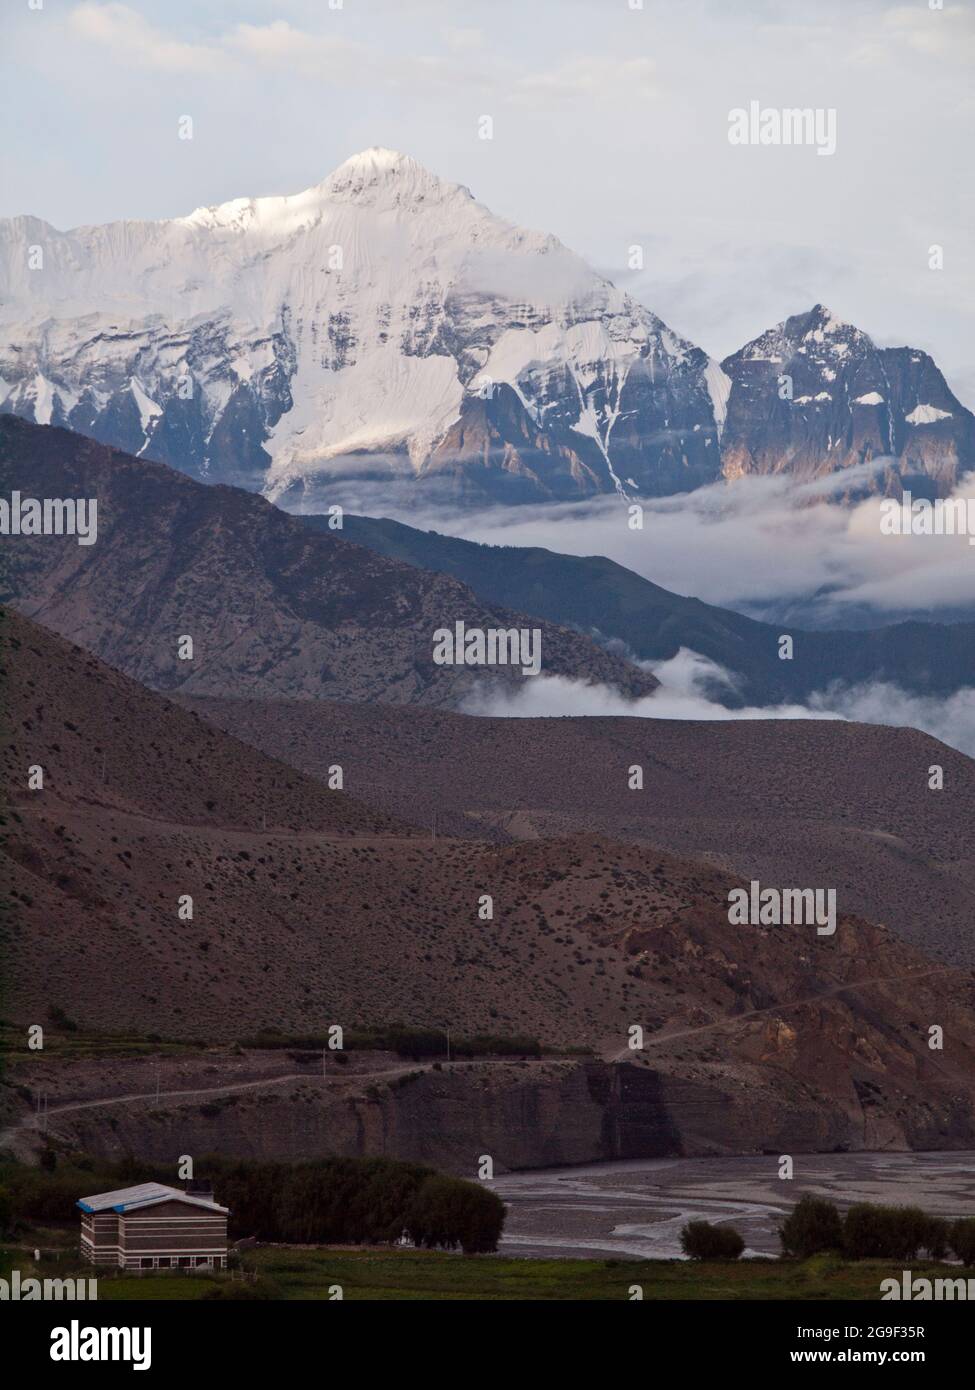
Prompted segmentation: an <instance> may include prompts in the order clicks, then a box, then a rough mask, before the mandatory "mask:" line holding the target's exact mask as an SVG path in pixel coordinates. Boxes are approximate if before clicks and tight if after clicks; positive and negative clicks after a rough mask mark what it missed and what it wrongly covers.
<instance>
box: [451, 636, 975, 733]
mask: <svg viewBox="0 0 975 1390" xmlns="http://www.w3.org/2000/svg"><path fill="white" fill-rule="evenodd" d="M640 664H641V665H644V666H645V667H646V668H647V669H649V670H652V671H653V672H654V674H655V675H656V676H657V679H658V680H659V681H660V689H659V690H655V691H654V693H653V694H652V695H648V696H644V697H643V698H641V699H638V700H629V699H627V698H626V697H625V696H624V695H621V694H620V693H619V691H617V690H613V689H611V688H610V687H608V686H605V685H596V684H592V685H589V684H586V683H585V682H584V681H575V680H572V679H570V678H569V677H566V676H545V675H541V676H539V677H537V678H532V679H530V680H526V681H524V682H523V683H522V684H520V685H518V686H516V687H514V689H512V690H510V691H496V690H495V691H492V692H491V693H482V692H476V693H475V694H474V695H472V696H471V697H469V698H468V700H467V701H466V702H465V704H464V706H463V709H464V713H466V714H476V715H493V716H500V717H503V718H516V719H538V718H553V717H554V718H560V717H561V718H565V717H578V716H602V717H606V716H608V715H618V716H623V717H626V718H635V719H704V720H715V719H720V720H725V719H749V720H754V719H843V720H849V721H853V722H856V723H862V724H885V725H888V726H891V727H893V728H912V729H921V730H923V732H925V733H928V734H931V735H932V736H933V737H934V738H937V739H940V740H941V742H942V743H946V744H948V745H949V746H950V747H952V748H957V749H958V750H959V751H960V752H962V753H967V754H968V755H969V756H973V755H975V689H971V688H966V689H963V690H959V691H957V692H956V693H955V694H954V695H952V696H950V697H949V698H948V699H947V700H944V699H932V698H926V697H923V696H917V695H911V694H908V693H907V692H906V691H904V690H901V689H900V688H899V687H898V686H896V685H891V684H887V683H884V682H871V683H867V684H862V685H854V686H840V685H836V686H831V687H830V688H829V689H828V690H824V691H822V692H818V693H816V694H815V695H813V696H812V697H811V699H810V701H809V703H808V704H805V705H767V706H764V707H763V706H750V707H747V708H745V709H726V708H725V707H724V706H723V705H722V704H720V703H718V701H716V700H715V699H714V698H713V692H714V691H715V688H716V686H722V685H724V686H726V687H729V688H734V686H735V682H736V678H735V675H734V673H733V672H731V671H727V670H725V669H724V668H722V667H721V666H719V665H717V664H716V663H715V662H713V661H711V660H709V659H708V658H707V657H705V656H701V655H700V654H699V653H697V652H693V651H690V650H689V649H688V648H686V647H682V648H681V650H680V651H679V652H678V653H677V655H676V656H675V657H672V658H671V660H669V661H663V662H656V663H640Z"/></svg>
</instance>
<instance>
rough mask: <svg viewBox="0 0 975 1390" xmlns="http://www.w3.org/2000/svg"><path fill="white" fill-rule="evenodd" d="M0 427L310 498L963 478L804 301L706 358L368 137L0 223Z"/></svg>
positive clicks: (650, 491) (948, 440)
mask: <svg viewBox="0 0 975 1390" xmlns="http://www.w3.org/2000/svg"><path fill="white" fill-rule="evenodd" d="M783 375H788V376H789V378H790V381H791V392H792V394H791V398H788V399H787V398H784V397H783V396H782V395H781V394H780V384H779V383H780V378H781V377H782V376H783ZM0 412H8V413H13V414H16V415H20V416H23V417H25V418H26V419H28V420H31V421H34V422H36V423H40V424H54V425H66V426H68V427H70V428H71V429H74V430H77V431H79V432H81V433H83V434H88V435H91V436H92V437H94V438H95V439H97V440H100V441H102V442H103V443H106V444H111V445H114V446H116V447H118V448H121V449H123V450H125V451H126V452H128V453H132V454H136V455H139V456H141V457H143V458H148V459H152V460H156V461H160V462H164V463H169V464H172V465H173V466H175V467H177V468H179V469H182V470H183V471H184V472H186V473H189V474H191V475H192V476H194V477H197V478H205V479H207V480H209V481H213V482H230V483H236V484H239V485H242V486H245V487H248V488H251V489H253V490H258V491H263V492H265V493H266V494H267V495H268V496H269V497H271V498H272V499H273V500H275V501H279V502H281V504H282V505H284V506H285V507H288V508H290V509H294V510H309V511H317V510H321V508H322V507H323V506H324V505H325V504H326V503H327V502H328V501H331V500H334V492H331V491H330V490H331V489H334V485H335V483H336V481H337V480H339V479H348V478H354V479H362V478H372V479H379V480H389V479H393V478H396V479H404V480H407V481H409V482H415V483H416V484H417V485H418V487H422V488H423V489H424V490H425V491H427V493H428V495H429V494H430V493H432V492H433V491H434V490H436V491H437V492H438V493H439V494H440V495H447V496H449V497H451V498H455V499H469V500H470V501H471V503H472V504H474V505H476V504H477V503H480V502H483V501H485V500H487V501H506V502H520V501H537V500H543V499H551V498H556V499H566V500H572V499H575V498H581V497H586V496H591V495H593V494H596V493H607V492H609V493H611V492H614V491H615V492H618V493H620V494H622V495H630V496H635V495H643V496H651V497H653V496H664V495H669V494H672V493H677V492H684V491H688V490H690V489H693V488H695V487H698V486H700V485H701V484H704V483H709V482H713V481H715V480H717V479H719V478H721V477H722V476H724V477H726V478H735V477H739V476H741V475H742V474H745V473H754V472H759V473H770V472H783V471H786V472H791V473H797V474H798V475H800V476H802V477H808V476H817V475H819V474H822V473H828V472H832V471H834V470H836V469H842V468H846V467H848V466H850V465H851V464H854V463H859V462H861V461H863V460H865V459H869V458H873V457H877V456H878V455H887V454H892V455H894V456H896V457H895V462H894V463H892V464H891V465H890V467H889V468H888V469H887V471H886V474H885V475H884V476H883V477H882V478H881V486H884V487H886V488H887V489H888V490H893V491H896V490H898V488H899V483H898V482H897V479H898V478H899V477H907V476H914V475H915V474H916V475H918V476H919V477H920V478H921V480H922V485H923V486H927V487H929V488H931V489H934V490H936V491H945V490H947V489H948V488H950V486H951V485H952V484H953V482H954V481H955V480H956V479H957V477H958V476H959V474H960V472H962V471H964V470H965V468H966V467H973V466H975V445H973V430H972V425H973V421H972V416H971V415H970V414H969V413H968V412H967V411H966V410H964V408H963V407H962V406H960V405H959V403H958V402H957V401H956V400H955V398H954V397H953V396H952V394H951V392H950V391H949V390H948V387H947V385H946V384H945V382H944V380H943V378H942V377H941V374H940V373H939V372H938V370H937V368H936V367H935V366H934V363H933V362H932V361H931V359H930V358H928V357H927V356H926V355H925V354H923V353H919V352H914V351H912V350H911V349H908V348H904V349H896V350H891V349H885V350H878V349H877V348H875V347H874V345H873V344H872V343H871V341H870V339H869V338H868V337H867V336H866V335H865V334H863V333H861V332H860V331H859V330H858V329H856V328H853V327H851V326H850V325H848V324H843V323H840V322H839V321H838V320H836V319H835V318H834V317H833V316H832V315H830V314H829V313H828V311H826V310H824V309H823V308H822V306H817V307H816V308H815V309H813V310H812V311H811V312H810V313H808V314H805V315H800V316H797V317H795V318H791V319H788V320H787V321H786V322H785V323H783V324H781V325H779V327H778V328H775V329H772V330H770V331H769V332H768V333H765V334H763V335H762V336H761V337H760V338H757V339H756V340H755V341H754V342H752V343H749V344H748V345H747V346H746V347H744V348H742V349H741V351H740V352H738V353H735V354H734V355H733V356H732V357H729V358H728V359H727V360H726V361H725V362H724V363H723V364H722V365H721V366H719V365H718V364H717V363H716V362H714V361H712V360H711V359H709V358H708V357H707V355H706V354H705V353H704V352H702V351H701V349H699V348H696V347H694V346H693V345H692V344H690V343H688V342H686V341H685V340H683V339H682V338H679V337H678V336H677V335H676V334H674V333H673V332H671V331H670V329H668V328H667V327H666V325H665V324H664V323H662V322H661V320H660V319H658V318H657V317H656V316H655V315H654V314H653V313H651V311H650V310H649V309H647V308H645V307H644V306H643V305H641V304H638V303H636V302H635V301H634V300H633V299H631V298H630V297H629V296H628V295H626V294H624V293H623V292H622V291H621V290H618V289H617V288H615V287H614V286H613V285H612V284H611V283H610V282H609V281H608V280H605V279H603V278H602V277H601V276H599V275H597V274H596V273H595V272H594V271H592V270H591V269H590V268H589V267H588V266H587V265H586V264H585V262H583V261H582V260H580V258H579V257H578V256H576V255H574V254H573V253H572V252H571V251H569V250H567V248H566V247H564V246H563V245H562V244H561V243H560V242H559V241H557V240H556V239H555V238H554V237H551V236H546V235H543V234H541V233H537V232H528V231H525V230H523V229H521V228H519V227H516V226H513V225H512V224H511V223H508V222H505V221H503V220H502V219H501V218H498V217H495V216H494V215H493V214H492V213H491V212H489V211H488V209H487V208H485V207H483V206H482V205H481V204H480V203H478V202H476V201H475V200H474V198H473V197H472V195H471V194H470V192H469V191H468V190H467V189H466V188H462V187H460V186H458V185H456V184H450V183H446V182H444V181H443V180H441V179H438V178H436V177H435V176H434V175H433V174H431V173H429V172H428V171H427V170H425V169H424V168H422V167H421V166H420V165H419V164H417V163H416V161H415V160H412V159H410V158H408V157H406V156H403V155H399V154H395V153H393V152H392V151H389V150H382V149H372V150H367V151H366V152H364V153H363V154H360V155H357V156H355V157H354V158H352V159H350V160H348V161H347V162H346V163H345V164H343V165H342V166H341V167H340V168H338V169H337V170H336V171H335V172H334V173H333V174H332V175H331V176H330V177H329V178H327V179H326V180H325V181H324V182H323V183H321V184H319V185H318V186H316V187H315V188H311V189H308V190H307V191H306V192H304V193H300V194H297V195H296V196H294V197H282V198H258V199H247V198H245V199H239V200H236V201H234V202H230V203H224V204H221V205H220V206H219V207H212V208H201V209H198V210H197V211H196V212H194V213H192V214H191V215H190V216H189V217H183V218H176V219H174V220H172V221H167V222H117V223H111V224H109V225H107V226H103V227H80V228H77V229H75V230H74V231H71V232H59V231H56V230H55V229H54V228H53V227H51V226H49V225H48V224H47V223H44V222H41V221H39V220H38V219H36V218H29V217H20V218H13V219H8V220H6V221H0ZM925 480H926V481H925ZM920 490H921V489H919V488H915V491H920Z"/></svg>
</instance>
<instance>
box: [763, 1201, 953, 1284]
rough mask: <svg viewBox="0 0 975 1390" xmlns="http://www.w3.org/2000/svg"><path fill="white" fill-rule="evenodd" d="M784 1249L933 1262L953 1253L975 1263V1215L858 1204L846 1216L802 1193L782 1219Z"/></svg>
mask: <svg viewBox="0 0 975 1390" xmlns="http://www.w3.org/2000/svg"><path fill="white" fill-rule="evenodd" d="M779 1234H780V1238H781V1240H782V1249H783V1251H784V1252H785V1254H787V1255H795V1256H797V1257H798V1258H799V1259H806V1258H808V1257H809V1256H810V1255H816V1254H819V1253H821V1252H823V1251H827V1250H836V1251H839V1252H840V1253H842V1254H843V1255H845V1256H846V1257H847V1259H850V1260H869V1259H888V1260H913V1259H916V1258H917V1257H918V1255H919V1254H921V1253H922V1252H923V1253H924V1254H926V1255H927V1256H928V1258H929V1259H932V1260H943V1259H945V1257H946V1256H947V1255H949V1254H954V1255H955V1256H956V1257H957V1258H958V1259H959V1260H961V1262H962V1264H964V1265H966V1266H969V1267H970V1266H971V1265H973V1264H975V1218H972V1217H963V1218H962V1219H960V1220H958V1221H946V1220H945V1219H944V1218H943V1217H940V1216H929V1215H928V1213H927V1212H925V1211H922V1210H921V1208H920V1207H885V1206H877V1205H875V1204H874V1203H872V1202H858V1203H857V1204H856V1205H855V1206H852V1207H850V1209H849V1210H848V1211H847V1213H846V1215H845V1216H842V1215H841V1214H840V1211H839V1209H838V1208H837V1207H836V1206H834V1204H833V1203H832V1202H829V1201H826V1200H825V1198H822V1197H811V1196H805V1197H802V1198H801V1199H800V1200H799V1201H798V1202H797V1203H796V1205H795V1207H793V1209H792V1211H791V1212H790V1213H789V1215H788V1216H787V1217H786V1219H785V1221H784V1222H783V1223H782V1227H781V1229H780V1232H779Z"/></svg>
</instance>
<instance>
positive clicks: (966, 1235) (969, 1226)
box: [950, 1216, 975, 1269]
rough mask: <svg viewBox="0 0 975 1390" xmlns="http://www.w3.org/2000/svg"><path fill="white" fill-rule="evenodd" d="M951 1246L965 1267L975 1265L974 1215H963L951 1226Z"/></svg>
mask: <svg viewBox="0 0 975 1390" xmlns="http://www.w3.org/2000/svg"><path fill="white" fill-rule="evenodd" d="M950 1239H951V1248H952V1250H954V1252H955V1254H956V1255H957V1256H958V1258H959V1259H960V1260H961V1262H962V1264H963V1265H964V1266H965V1267H966V1269H971V1267H972V1266H973V1265H975V1217H972V1216H964V1217H962V1218H961V1219H960V1220H958V1221H956V1222H955V1223H954V1224H953V1225H952V1227H951V1237H950Z"/></svg>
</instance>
